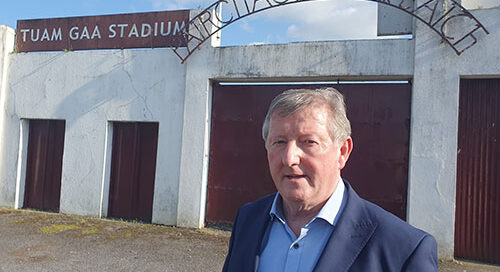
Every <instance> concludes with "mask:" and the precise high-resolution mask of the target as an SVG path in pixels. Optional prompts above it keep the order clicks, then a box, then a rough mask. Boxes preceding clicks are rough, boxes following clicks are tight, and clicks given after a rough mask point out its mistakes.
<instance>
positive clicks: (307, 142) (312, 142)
mask: <svg viewBox="0 0 500 272" xmlns="http://www.w3.org/2000/svg"><path fill="white" fill-rule="evenodd" d="M304 142H305V143H306V144H309V145H312V144H315V143H316V141H315V140H305V141H304Z"/></svg>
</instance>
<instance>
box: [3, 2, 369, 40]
mask: <svg viewBox="0 0 500 272" xmlns="http://www.w3.org/2000/svg"><path fill="white" fill-rule="evenodd" d="M237 1H244V0H237ZM247 1H250V0H247ZM213 2H215V0H121V1H118V0H78V1H68V0H65V1H63V0H18V1H5V2H4V3H2V7H1V9H0V24H3V25H8V26H10V27H13V28H15V27H16V21H17V20H19V19H39V18H53V17H71V16H86V15H104V14H116V13H132V12H148V11H163V10H176V9H196V8H205V7H208V6H209V5H210V4H211V3H213ZM223 12H224V10H223ZM376 18H377V16H376V4H375V3H373V2H370V1H358V0H323V1H322V0H317V1H310V2H307V3H299V4H291V5H288V6H286V7H279V8H273V9H269V10H267V11H264V12H261V13H258V14H254V15H252V16H249V17H247V18H245V19H242V20H239V21H238V22H235V23H233V24H231V25H229V26H228V27H227V28H225V29H224V30H223V32H222V45H246V44H261V43H265V44H269V43H286V42H293V41H304V40H309V41H314V40H345V39H363V38H375V37H376Z"/></svg>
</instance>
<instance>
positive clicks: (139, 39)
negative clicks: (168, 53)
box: [16, 10, 189, 52]
mask: <svg viewBox="0 0 500 272" xmlns="http://www.w3.org/2000/svg"><path fill="white" fill-rule="evenodd" d="M188 22H189V10H176V11H161V12H148V13H131V14H116V15H103V16H85V17H68V18H52V19H35V20H19V21H17V30H16V51H17V52H32V51H60V50H89V49H123V48H157V47H185V46H186V40H185V39H184V38H183V36H182V35H181V29H182V28H183V27H184V26H185V25H186V24H187V23H188Z"/></svg>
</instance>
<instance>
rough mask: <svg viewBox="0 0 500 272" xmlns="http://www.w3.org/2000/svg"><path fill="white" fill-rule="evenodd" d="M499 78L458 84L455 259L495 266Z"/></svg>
mask: <svg viewBox="0 0 500 272" xmlns="http://www.w3.org/2000/svg"><path fill="white" fill-rule="evenodd" d="M499 106H500V79H474V80H473V79H467V80H461V82H460V106H459V116H458V150H457V188H456V213H455V257H457V258H463V259H471V260H477V261H482V262H489V263H496V264H500V144H499V143H498V142H499V141H500V110H499V109H498V107H499Z"/></svg>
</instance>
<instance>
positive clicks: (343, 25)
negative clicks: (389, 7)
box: [266, 0, 377, 40]
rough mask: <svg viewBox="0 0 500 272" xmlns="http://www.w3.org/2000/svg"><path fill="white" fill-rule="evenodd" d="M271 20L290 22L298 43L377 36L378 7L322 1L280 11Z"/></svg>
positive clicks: (269, 15) (274, 11)
mask: <svg viewBox="0 0 500 272" xmlns="http://www.w3.org/2000/svg"><path fill="white" fill-rule="evenodd" d="M266 17H267V18H268V19H269V20H286V21H289V22H290V25H289V27H288V30H287V36H288V37H289V38H291V39H295V40H330V39H359V38H375V37H376V27H377V24H376V21H377V10H376V4H375V3H371V2H368V1H364V2H362V1H335V0H334V1H318V2H308V3H300V4H293V5H290V6H287V7H282V8H277V9H275V10H273V11H272V12H269V13H267V14H266Z"/></svg>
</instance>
